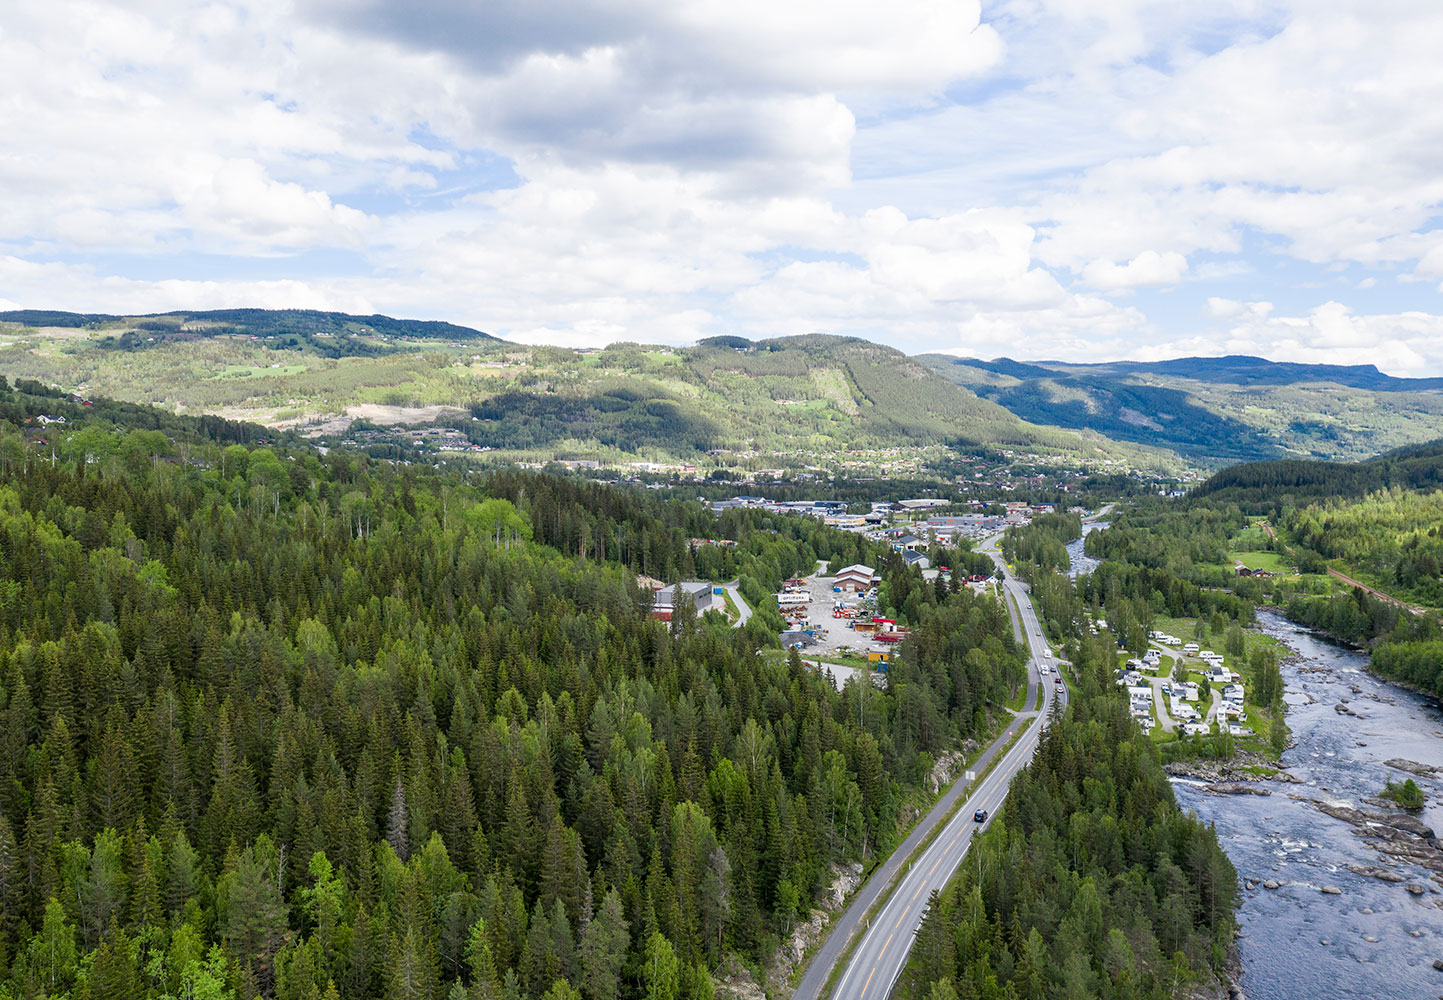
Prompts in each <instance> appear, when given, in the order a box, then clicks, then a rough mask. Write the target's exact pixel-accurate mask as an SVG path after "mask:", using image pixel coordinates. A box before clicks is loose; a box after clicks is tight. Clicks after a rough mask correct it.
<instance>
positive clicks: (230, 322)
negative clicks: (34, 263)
mask: <svg viewBox="0 0 1443 1000" xmlns="http://www.w3.org/2000/svg"><path fill="white" fill-rule="evenodd" d="M0 323H13V324H16V325H17V326H20V327H40V328H44V327H57V328H61V329H69V330H85V331H86V332H87V333H89V334H90V335H91V336H93V337H95V338H96V339H97V340H99V341H101V342H102V343H103V344H104V345H105V346H107V347H110V348H112V349H116V348H119V349H127V348H134V347H139V346H147V347H150V346H154V345H156V344H163V343H165V342H167V341H187V340H204V339H207V338H211V337H231V336H248V337H256V338H259V339H262V340H267V341H273V342H274V344H275V345H276V346H278V347H281V348H290V349H293V350H294V349H298V348H305V349H309V350H313V351H319V352H320V353H323V354H326V355H328V356H331V357H338V356H342V355H346V354H367V353H375V352H376V351H377V350H378V349H382V348H384V347H385V346H386V345H387V342H388V341H392V340H396V339H406V340H437V341H460V342H466V343H473V342H485V341H492V342H495V341H497V340H498V338H496V337H493V336H491V335H490V334H487V333H482V332H481V331H479V330H473V329H471V328H469V327H464V326H457V325H456V324H454V323H445V322H440V321H437V320H415V319H393V318H392V317H390V316H381V315H372V316H353V315H351V314H349V313H339V312H321V311H320V310H316V309H200V310H177V311H175V312H167V313H147V314H143V315H135V316H120V315H113V314H110V313H75V312H62V311H58V310H48V309H15V310H10V311H8V312H0Z"/></svg>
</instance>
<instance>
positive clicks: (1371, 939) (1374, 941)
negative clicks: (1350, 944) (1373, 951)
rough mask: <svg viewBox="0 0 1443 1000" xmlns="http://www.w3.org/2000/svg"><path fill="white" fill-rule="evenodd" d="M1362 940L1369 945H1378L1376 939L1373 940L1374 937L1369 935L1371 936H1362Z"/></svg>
mask: <svg viewBox="0 0 1443 1000" xmlns="http://www.w3.org/2000/svg"><path fill="white" fill-rule="evenodd" d="M1363 940H1364V941H1367V942H1368V943H1369V944H1377V943H1378V939H1377V938H1375V937H1374V936H1373V935H1371V934H1364V935H1363Z"/></svg>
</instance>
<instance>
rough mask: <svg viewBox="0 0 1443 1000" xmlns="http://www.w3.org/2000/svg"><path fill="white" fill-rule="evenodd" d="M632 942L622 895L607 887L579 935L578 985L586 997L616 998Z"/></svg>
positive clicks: (596, 998) (596, 999)
mask: <svg viewBox="0 0 1443 1000" xmlns="http://www.w3.org/2000/svg"><path fill="white" fill-rule="evenodd" d="M630 944H631V936H630V934H628V933H627V923H626V918H625V916H624V915H623V911H622V905H621V897H620V896H619V895H617V892H616V890H615V889H611V890H608V892H607V893H606V896H605V898H604V899H602V901H601V908H600V909H599V910H597V912H596V915H595V916H594V917H592V919H591V922H590V923H589V924H587V926H586V930H585V932H584V933H583V934H582V937H581V949H580V950H581V954H580V966H581V988H582V992H583V993H584V994H585V996H586V1000H616V997H617V991H618V989H619V988H620V984H621V969H622V965H623V964H624V962H625V961H626V952H627V950H628V948H629V947H630Z"/></svg>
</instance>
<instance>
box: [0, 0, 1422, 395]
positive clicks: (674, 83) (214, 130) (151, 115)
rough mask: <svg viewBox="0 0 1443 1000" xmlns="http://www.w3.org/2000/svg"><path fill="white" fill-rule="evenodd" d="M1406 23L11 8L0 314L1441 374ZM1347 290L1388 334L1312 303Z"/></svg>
mask: <svg viewBox="0 0 1443 1000" xmlns="http://www.w3.org/2000/svg"><path fill="white" fill-rule="evenodd" d="M1440 34H1443V8H1436V7H1435V6H1434V5H1428V4H1417V3H1408V2H1405V0H1369V2H1368V3H1366V4H1365V3H1363V2H1362V0H1219V2H1218V3H1215V4H1211V5H1208V6H1207V7H1206V8H1205V9H1202V8H1198V7H1197V6H1196V5H1186V4H1182V5H1180V4H1176V3H1172V2H1167V0H1115V2H1109V3H1105V4H1098V3H1095V2H1086V0H995V2H989V3H988V4H987V5H986V8H985V9H982V8H980V7H979V5H978V3H977V2H976V0H831V2H826V3H823V2H821V0H804V2H796V3H786V4H777V3H775V2H765V3H764V2H762V0H729V2H722V0H626V2H621V3H616V2H612V0H566V2H564V3H562V2H560V0H488V2H486V3H472V4H456V3H452V2H450V0H417V2H416V3H412V4H407V5H404V6H402V5H396V4H393V3H389V2H386V0H358V2H356V3H351V2H342V0H226V2H221V3H206V4H202V5H197V6H181V7H176V6H175V5H171V4H163V3H159V2H156V0H139V2H132V3H119V2H105V0H97V2H95V3H89V4H86V5H77V4H49V3H42V2H40V0H18V2H16V3H13V4H11V5H10V7H8V8H7V11H6V17H5V24H4V26H3V27H0V65H3V66H5V67H6V70H7V84H8V85H7V91H6V100H5V101H4V102H3V103H0V129H3V131H4V134H5V135H6V137H7V142H6V146H5V148H4V149H3V150H0V192H3V193H4V195H5V197H3V198H0V253H4V254H7V255H8V257H6V258H5V261H4V263H3V266H0V296H3V298H4V299H5V300H7V301H10V302H15V303H21V304H23V305H37V304H43V305H46V306H52V307H67V306H70V307H74V308H84V309H107V310H132V309H134V310H142V311H152V310H155V309H161V308H168V307H172V306H191V307H197V306H202V305H240V304H246V305H276V306H278V305H297V304H316V305H324V306H326V307H328V308H348V307H350V306H352V305H354V306H355V307H357V308H364V309H368V310H369V309H375V310H382V311H387V312H393V313H402V314H408V315H425V316H438V317H444V318H448V319H454V320H456V321H458V322H465V323H469V324H471V325H474V326H478V327H480V328H483V329H487V330H490V331H494V332H498V333H501V334H503V335H510V336H514V337H516V338H518V339H526V340H538V341H540V340H548V341H554V342H567V343H583V342H584V343H597V342H605V341H607V340H616V339H639V340H661V341H668V342H684V341H687V340H691V339H695V338H697V337H699V336H705V335H709V334H713V333H719V332H731V331H736V332H742V333H746V334H750V335H753V336H759V335H770V334H775V333H784V332H807V331H811V330H830V331H833V332H849V333H858V334H861V335H864V336H869V337H873V338H876V339H879V340H883V341H887V342H890V343H895V344H898V345H899V346H904V347H906V348H907V349H911V350H928V349H944V350H952V351H960V352H963V353H971V354H986V353H996V354H1009V355H1013V356H1018V357H1042V356H1052V357H1059V358H1064V359H1071V360H1085V359H1089V358H1091V359H1095V358H1097V357H1103V356H1110V357H1119V356H1126V355H1129V354H1137V353H1140V352H1143V351H1156V350H1162V349H1175V350H1182V349H1183V348H1184V347H1185V346H1186V347H1187V349H1188V350H1189V351H1193V352H1196V351H1198V350H1201V349H1202V347H1201V346H1200V345H1202V344H1204V343H1206V344H1209V345H1211V346H1212V347H1213V348H1218V345H1220V344H1221V345H1229V346H1227V347H1226V349H1227V350H1252V351H1257V352H1262V353H1269V354H1270V356H1279V357H1281V356H1283V355H1285V354H1287V352H1294V353H1297V352H1303V353H1305V354H1307V356H1308V357H1310V358H1315V359H1334V360H1345V359H1349V358H1357V357H1367V358H1369V359H1370V360H1376V361H1377V362H1378V363H1379V364H1382V365H1385V366H1386V365H1389V364H1396V365H1397V366H1399V370H1403V369H1404V368H1406V369H1407V370H1409V371H1414V372H1420V373H1421V372H1429V371H1437V372H1443V357H1440V356H1439V354H1438V352H1437V351H1436V350H1435V349H1433V348H1432V347H1431V346H1430V345H1429V343H1428V339H1427V338H1428V337H1429V336H1432V335H1434V334H1436V333H1437V332H1438V330H1437V329H1436V323H1435V321H1434V319H1433V317H1432V316H1431V313H1429V312H1427V311H1423V310H1424V309H1426V308H1428V306H1427V302H1426V300H1425V299H1420V298H1418V297H1417V296H1420V295H1423V294H1425V293H1427V292H1428V289H1429V287H1430V286H1433V285H1436V286H1437V287H1438V288H1439V290H1443V284H1440V283H1443V249H1440V242H1439V239H1440V233H1439V232H1438V231H1436V230H1433V229H1430V228H1429V227H1430V225H1431V224H1432V220H1433V219H1435V218H1436V217H1437V216H1438V215H1439V213H1440V208H1443V173H1440V172H1439V171H1438V169H1437V156H1436V150H1437V149H1439V148H1443V63H1439V61H1438V60H1437V58H1436V41H1435V40H1436V39H1437V38H1438V37H1439V36H1440ZM498 164H499V166H497V167H496V169H495V170H494V171H492V166H493V165H498ZM503 175H504V180H498V177H501V176H503ZM191 255H196V256H197V257H198V258H203V259H204V260H206V262H207V263H206V265H205V270H204V271H203V272H202V271H201V270H200V269H199V267H194V266H191V265H189V264H188V263H187V261H188V260H189V259H190V257H191ZM312 258H318V259H320V260H321V261H323V263H314V262H313V260H312ZM226 259H230V260H233V261H234V262H235V264H236V271H235V276H234V277H232V278H226V277H215V275H216V270H217V264H216V261H217V260H221V261H224V260H226ZM258 259H266V260H267V261H268V262H269V263H268V264H267V265H266V266H265V268H264V273H266V274H275V273H277V268H276V261H277V259H280V260H286V259H291V260H294V261H295V262H296V265H295V274H294V276H293V277H292V279H291V280H286V281H256V280H252V279H250V278H249V277H247V275H250V274H254V273H256V271H257V267H256V265H255V261H257V260H258ZM338 261H339V262H338ZM1355 265H1358V266H1362V267H1366V268H1368V269H1370V271H1369V273H1370V277H1369V278H1368V279H1366V281H1365V282H1364V283H1362V284H1358V283H1357V267H1355ZM1329 268H1337V270H1336V271H1331V270H1329ZM167 270H168V271H169V278H170V279H171V280H154V279H153V277H152V276H154V275H155V274H157V273H166V272H167ZM1371 275H1376V286H1375V287H1373V288H1371V289H1370V290H1369V292H1368V298H1367V301H1368V302H1370V303H1376V302H1377V301H1378V300H1379V297H1380V296H1386V295H1388V294H1390V293H1392V292H1393V291H1395V290H1396V293H1397V294H1398V295H1399V304H1398V305H1397V306H1384V307H1382V308H1380V309H1379V311H1378V313H1377V314H1371V313H1362V312H1360V311H1359V310H1358V309H1357V308H1355V307H1353V306H1351V304H1350V302H1351V296H1352V295H1353V294H1354V293H1357V292H1359V291H1361V290H1362V289H1364V288H1366V287H1367V281H1373V280H1375V279H1374V278H1373V277H1371ZM1390 277H1391V278H1393V279H1399V280H1413V281H1414V282H1415V283H1414V284H1412V285H1409V286H1404V285H1400V284H1398V281H1397V280H1395V281H1389V280H1388V279H1389V278H1390ZM1244 282H1246V283H1244ZM1267 282H1276V283H1277V284H1278V285H1279V288H1278V291H1277V292H1276V293H1274V292H1269V293H1268V295H1269V298H1272V299H1276V300H1277V301H1279V302H1283V303H1287V302H1296V301H1297V298H1296V296H1297V293H1298V290H1299V289H1300V288H1303V287H1305V286H1307V285H1308V284H1309V283H1313V282H1317V283H1321V284H1322V285H1323V286H1324V290H1323V291H1320V292H1316V293H1312V292H1310V293H1308V294H1309V295H1312V296H1315V297H1313V298H1310V299H1308V300H1307V301H1310V302H1312V301H1321V300H1324V299H1328V298H1332V299H1334V300H1335V301H1334V302H1331V303H1328V304H1326V305H1323V306H1319V307H1318V308H1316V309H1314V310H1312V311H1310V312H1305V313H1302V314H1300V315H1291V316H1278V315H1275V312H1274V311H1272V307H1271V306H1270V305H1269V303H1267V302H1259V301H1254V299H1255V298H1256V294H1257V292H1256V290H1257V289H1258V288H1260V287H1268V284H1266V283H1267ZM1416 282H1427V283H1428V285H1423V284H1418V283H1416ZM1405 295H1408V296H1414V297H1413V298H1409V299H1406V301H1405V299H1404V298H1403V296H1405ZM1159 304H1163V305H1165V306H1166V307H1167V311H1166V312H1162V311H1161V310H1158V311H1157V315H1158V316H1162V315H1169V316H1184V317H1195V316H1197V315H1199V314H1201V315H1202V316H1203V317H1204V318H1205V319H1204V322H1207V323H1214V324H1216V325H1217V328H1218V329H1217V333H1216V336H1215V337H1213V338H1211V339H1209V338H1207V337H1204V338H1201V339H1199V340H1197V341H1196V342H1195V341H1194V340H1191V339H1181V338H1179V337H1177V336H1176V334H1175V333H1173V332H1171V331H1169V330H1166V329H1161V328H1160V326H1159V321H1158V320H1157V319H1156V318H1155V317H1154V316H1153V315H1150V314H1151V313H1153V312H1154V310H1156V309H1157V307H1158V306H1159ZM1289 308H1296V307H1289ZM1370 308H1378V307H1376V306H1370ZM1188 345H1191V346H1188ZM1278 352H1281V353H1278Z"/></svg>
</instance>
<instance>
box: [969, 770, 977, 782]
mask: <svg viewBox="0 0 1443 1000" xmlns="http://www.w3.org/2000/svg"><path fill="white" fill-rule="evenodd" d="M967 780H968V781H976V780H977V772H976V771H968V772H967Z"/></svg>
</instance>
